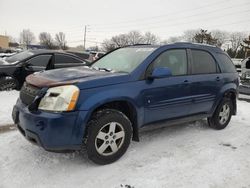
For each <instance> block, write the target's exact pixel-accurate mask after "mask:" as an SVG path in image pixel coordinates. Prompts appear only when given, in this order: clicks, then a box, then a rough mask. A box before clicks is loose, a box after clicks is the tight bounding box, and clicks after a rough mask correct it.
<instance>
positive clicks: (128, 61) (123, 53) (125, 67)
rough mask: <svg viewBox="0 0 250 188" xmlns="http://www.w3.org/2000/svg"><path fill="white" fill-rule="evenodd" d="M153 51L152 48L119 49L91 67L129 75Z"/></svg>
mask: <svg viewBox="0 0 250 188" xmlns="http://www.w3.org/2000/svg"><path fill="white" fill-rule="evenodd" d="M154 50H155V48H153V47H150V48H149V47H127V48H120V49H118V50H115V51H114V52H111V53H110V54H108V55H106V56H104V57H103V58H101V59H100V60H98V61H96V62H95V63H94V64H93V65H92V67H93V68H96V67H97V68H99V69H106V70H112V71H114V72H127V73H130V72H132V71H133V70H134V69H135V68H136V67H138V65H139V64H141V63H142V62H143V60H144V59H145V58H146V57H148V56H149V54H151V53H152V51H154Z"/></svg>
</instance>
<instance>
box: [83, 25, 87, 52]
mask: <svg viewBox="0 0 250 188" xmlns="http://www.w3.org/2000/svg"><path fill="white" fill-rule="evenodd" d="M86 33H87V25H85V27H84V39H83V47H84V50H85V49H86V48H85V47H86Z"/></svg>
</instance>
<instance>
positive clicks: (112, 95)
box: [78, 89, 144, 125]
mask: <svg viewBox="0 0 250 188" xmlns="http://www.w3.org/2000/svg"><path fill="white" fill-rule="evenodd" d="M91 93H92V92H91ZM121 93H123V95H121ZM129 93H130V94H129ZM92 94H93V95H91V94H89V97H87V99H85V100H82V99H81V98H82V97H83V98H84V96H82V97H80V99H79V100H80V101H83V102H82V104H81V105H80V107H78V109H79V110H80V111H88V115H87V117H88V118H89V117H90V116H91V114H92V113H93V112H94V111H95V110H96V109H97V108H98V107H100V106H102V105H104V104H106V103H110V102H116V101H124V102H128V103H129V104H131V105H132V106H133V107H134V109H135V111H136V113H137V124H138V125H141V124H142V123H143V117H144V111H143V108H142V107H140V106H139V105H138V103H136V102H135V101H134V100H133V97H132V96H129V95H131V92H129V91H127V90H122V91H121V89H112V90H104V91H102V92H98V93H95V92H93V93H92Z"/></svg>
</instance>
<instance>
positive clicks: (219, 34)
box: [211, 30, 229, 47]
mask: <svg viewBox="0 0 250 188" xmlns="http://www.w3.org/2000/svg"><path fill="white" fill-rule="evenodd" d="M211 35H212V37H213V38H216V39H217V41H216V46H218V47H221V46H222V45H223V44H225V43H226V42H227V41H228V37H229V33H228V32H226V31H221V30H213V31H211Z"/></svg>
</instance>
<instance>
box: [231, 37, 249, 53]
mask: <svg viewBox="0 0 250 188" xmlns="http://www.w3.org/2000/svg"><path fill="white" fill-rule="evenodd" d="M246 37H247V34H246V33H243V32H233V33H231V34H230V36H229V38H230V42H231V48H232V50H233V51H235V52H237V51H238V50H239V48H240V46H241V43H242V42H243V40H244V39H245V38H246Z"/></svg>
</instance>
